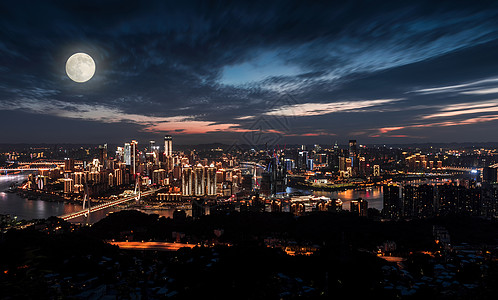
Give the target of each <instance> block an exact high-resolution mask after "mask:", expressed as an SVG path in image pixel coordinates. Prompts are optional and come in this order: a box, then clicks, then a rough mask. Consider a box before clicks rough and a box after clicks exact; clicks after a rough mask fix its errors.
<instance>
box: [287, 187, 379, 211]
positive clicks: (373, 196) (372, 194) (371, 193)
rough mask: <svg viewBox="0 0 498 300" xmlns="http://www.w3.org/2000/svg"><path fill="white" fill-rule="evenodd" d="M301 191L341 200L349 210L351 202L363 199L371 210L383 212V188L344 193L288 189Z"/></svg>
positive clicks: (350, 190) (288, 189)
mask: <svg viewBox="0 0 498 300" xmlns="http://www.w3.org/2000/svg"><path fill="white" fill-rule="evenodd" d="M296 191H300V192H302V193H304V194H313V195H316V196H325V197H328V198H330V199H341V201H342V209H344V210H349V209H350V205H351V201H352V200H356V199H358V198H363V199H364V200H367V201H368V207H369V208H376V209H378V210H382V205H383V193H382V187H381V186H374V187H369V188H362V189H348V190H344V191H307V190H299V189H294V188H287V193H292V192H296Z"/></svg>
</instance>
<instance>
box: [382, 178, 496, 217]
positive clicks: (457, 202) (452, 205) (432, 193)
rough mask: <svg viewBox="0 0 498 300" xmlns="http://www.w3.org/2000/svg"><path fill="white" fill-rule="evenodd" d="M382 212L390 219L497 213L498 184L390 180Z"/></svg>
mask: <svg viewBox="0 0 498 300" xmlns="http://www.w3.org/2000/svg"><path fill="white" fill-rule="evenodd" d="M383 194H384V199H383V200H384V204H383V210H382V214H383V216H384V217H385V218H388V219H400V218H427V217H432V216H444V215H455V214H466V215H472V216H486V217H495V216H496V214H497V212H498V205H497V199H498V198H497V196H498V187H497V186H492V185H490V186H476V184H475V182H470V184H465V185H464V184H457V183H445V184H417V185H415V184H407V185H399V184H389V185H384V186H383Z"/></svg>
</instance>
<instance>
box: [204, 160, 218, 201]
mask: <svg viewBox="0 0 498 300" xmlns="http://www.w3.org/2000/svg"><path fill="white" fill-rule="evenodd" d="M206 194H207V195H208V196H214V195H216V167H215V166H214V165H213V164H211V165H210V166H209V167H208V168H207V172H206Z"/></svg>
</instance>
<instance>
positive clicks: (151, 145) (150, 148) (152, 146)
mask: <svg viewBox="0 0 498 300" xmlns="http://www.w3.org/2000/svg"><path fill="white" fill-rule="evenodd" d="M155 145H156V141H149V152H152V149H153V148H154V146H155Z"/></svg>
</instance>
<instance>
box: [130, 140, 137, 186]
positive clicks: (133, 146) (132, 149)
mask: <svg viewBox="0 0 498 300" xmlns="http://www.w3.org/2000/svg"><path fill="white" fill-rule="evenodd" d="M137 146H138V142H137V141H135V140H133V141H131V144H130V152H131V153H130V156H131V171H132V173H133V178H135V176H136V175H137V163H138V159H137V158H138V157H137Z"/></svg>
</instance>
